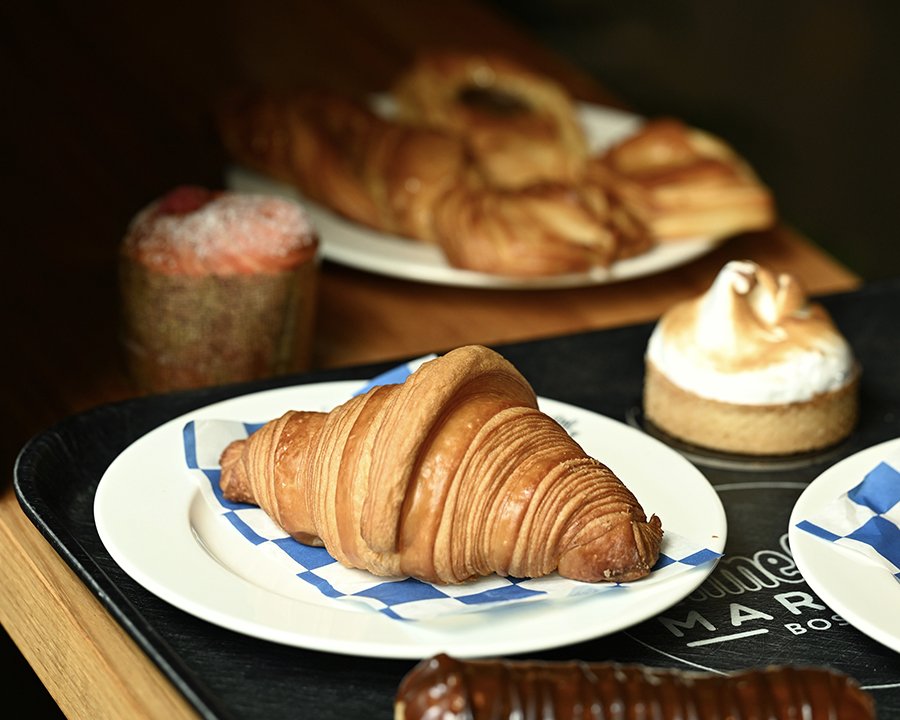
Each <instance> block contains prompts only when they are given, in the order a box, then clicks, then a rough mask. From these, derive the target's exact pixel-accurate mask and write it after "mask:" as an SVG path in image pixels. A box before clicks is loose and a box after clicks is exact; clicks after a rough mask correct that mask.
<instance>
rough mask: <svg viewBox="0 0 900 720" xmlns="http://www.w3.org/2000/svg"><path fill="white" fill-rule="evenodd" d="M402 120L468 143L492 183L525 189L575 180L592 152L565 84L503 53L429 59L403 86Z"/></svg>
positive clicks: (398, 91) (398, 89)
mask: <svg viewBox="0 0 900 720" xmlns="http://www.w3.org/2000/svg"><path fill="white" fill-rule="evenodd" d="M392 95H393V97H394V99H395V100H396V103H397V106H398V113H399V116H400V118H401V119H403V120H406V121H408V122H411V123H414V124H417V125H430V126H434V127H439V128H442V129H444V130H447V131H449V132H451V133H453V134H454V135H457V136H459V137H460V138H462V139H463V140H464V141H465V142H466V144H467V146H468V147H469V149H470V150H471V152H472V154H473V156H474V157H475V160H476V162H477V163H478V165H479V167H480V169H481V171H482V172H483V173H484V175H485V177H486V179H487V180H488V182H489V183H490V184H491V185H493V186H495V187H502V188H521V187H525V186H528V185H532V184H534V183H539V182H543V181H548V180H549V181H563V182H574V181H576V180H578V178H579V177H580V175H581V171H582V168H583V166H584V163H585V161H586V159H587V155H588V148H587V140H586V138H585V135H584V131H583V129H582V127H581V125H580V123H579V121H578V114H577V111H576V108H575V103H574V102H573V100H572V98H571V97H570V96H569V94H568V93H567V92H566V90H565V89H564V88H563V87H562V86H560V85H559V84H558V83H556V82H554V81H553V80H551V79H550V78H548V77H544V76H542V75H539V74H538V73H535V72H533V71H531V70H529V69H527V68H526V67H524V66H522V65H520V64H519V63H517V62H515V61H513V60H510V59H509V58H506V57H501V56H498V55H495V54H490V53H485V54H468V53H459V52H451V51H445V52H429V53H424V54H421V55H420V56H419V57H417V58H416V59H415V61H414V62H413V63H412V65H411V66H410V67H409V68H408V69H407V71H406V72H404V73H403V74H402V75H401V76H400V77H399V78H398V79H397V81H396V82H395V84H394V87H393V90H392Z"/></svg>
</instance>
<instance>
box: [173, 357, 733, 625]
mask: <svg viewBox="0 0 900 720" xmlns="http://www.w3.org/2000/svg"><path fill="white" fill-rule="evenodd" d="M431 357H434V356H426V357H424V358H420V359H418V360H416V361H414V362H411V363H408V364H405V365H401V366H399V367H397V368H394V369H392V370H391V371H389V372H387V373H385V374H383V375H380V376H378V377H377V378H375V379H373V380H372V381H371V382H369V383H367V384H365V385H364V386H362V387H361V388H360V389H359V390H358V391H357V392H358V393H361V392H365V391H366V390H367V389H369V388H370V387H372V386H374V385H379V384H386V383H400V382H403V381H404V380H405V379H406V377H408V376H409V375H410V374H411V373H412V372H413V371H414V370H415V369H416V368H417V367H418V366H419V365H420V364H421V363H422V362H424V361H425V360H428V359H430V358H431ZM261 424H262V423H258V422H256V423H252V422H238V421H231V420H215V419H207V420H196V421H194V420H192V421H189V422H188V423H187V424H186V425H185V427H184V430H183V439H184V457H185V462H186V465H187V468H188V471H189V472H190V473H191V474H193V475H195V476H196V477H197V479H198V481H199V482H200V484H201V488H202V489H203V491H204V493H203V494H204V496H205V497H206V499H207V502H208V505H209V507H210V508H211V510H212V511H213V512H215V513H217V514H219V515H221V517H222V519H223V521H225V522H227V523H228V526H229V527H228V528H225V531H228V532H232V531H233V532H236V533H239V534H240V536H242V537H243V538H244V539H245V540H246V541H247V542H248V543H250V544H251V545H252V546H253V551H254V552H258V553H259V558H260V563H265V564H268V565H269V566H270V567H271V569H272V572H280V573H285V575H286V576H291V577H292V578H295V579H296V582H298V583H305V584H307V585H308V586H310V587H312V588H315V589H316V590H317V591H318V592H319V593H321V594H322V595H323V596H325V597H328V598H333V599H334V600H335V601H340V602H347V601H350V602H355V603H357V604H358V605H359V604H361V605H362V606H365V607H366V608H368V609H371V610H374V611H377V612H381V613H383V614H384V615H386V616H388V617H391V618H395V619H399V620H428V619H433V618H438V617H444V616H448V615H452V614H459V613H465V612H471V611H475V610H485V609H488V608H491V609H493V608H500V607H506V606H509V605H512V604H517V603H524V602H535V601H539V600H552V599H563V598H576V597H583V596H587V595H593V594H596V593H601V592H610V591H612V590H619V591H623V590H624V591H627V590H628V588H629V587H631V586H632V585H633V583H622V584H616V583H599V584H594V583H582V582H577V581H574V580H569V579H567V578H562V577H560V576H559V575H557V574H555V573H554V574H553V575H550V576H547V577H543V578H534V579H528V578H524V579H523V578H512V577H501V576H498V575H491V576H488V577H484V578H479V579H476V580H473V581H470V582H467V583H463V584H461V585H436V584H432V583H428V582H423V581H420V580H417V579H415V578H404V577H397V578H384V577H377V576H375V575H372V574H371V573H369V572H366V571H364V570H354V569H351V568H347V567H344V566H342V565H341V564H340V563H338V562H337V561H336V560H335V559H334V558H333V557H331V555H329V553H328V552H327V551H326V550H325V549H324V548H321V547H310V546H307V545H303V544H302V543H299V542H297V541H296V540H294V539H293V538H291V537H290V536H288V535H287V534H286V533H284V532H283V531H282V530H281V529H280V528H279V527H278V526H277V525H275V523H274V522H273V521H272V520H271V519H270V518H269V517H268V515H266V514H265V512H263V511H262V510H261V509H259V508H258V507H255V506H252V505H246V504H243V503H234V502H230V501H228V500H226V499H225V498H224V497H223V496H222V492H221V490H220V488H219V477H220V470H219V457H220V454H221V452H222V450H223V449H224V448H225V447H226V445H228V443H229V442H231V441H232V440H238V439H242V438H245V437H247V436H248V435H249V434H251V433H252V432H253V431H255V430H256V429H257V428H259V427H260V426H261ZM720 556H721V554H720V553H718V552H714V551H712V550H709V549H706V548H704V547H703V546H702V544H701V543H698V542H695V541H692V540H691V539H690V538H686V537H681V536H679V535H678V534H676V533H674V532H672V531H669V530H667V531H666V533H665V537H664V539H663V546H662V552H661V554H660V559H659V562H658V563H657V564H656V566H655V567H654V568H653V571H652V572H651V574H650V576H649V577H646V578H643V579H642V580H639V581H637V582H639V583H642V584H650V583H655V582H658V581H659V580H662V579H665V578H667V577H671V576H673V575H675V574H678V573H682V572H686V571H688V570H690V569H692V568H694V567H697V566H699V565H703V564H705V563H708V562H713V561H714V560H716V559H718V558H719V557H720ZM285 579H287V577H286V578H285Z"/></svg>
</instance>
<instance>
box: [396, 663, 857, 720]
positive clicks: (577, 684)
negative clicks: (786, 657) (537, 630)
mask: <svg viewBox="0 0 900 720" xmlns="http://www.w3.org/2000/svg"><path fill="white" fill-rule="evenodd" d="M394 717H395V720H427V719H429V718H442V719H443V720H512V719H513V718H541V719H542V720H582V719H584V718H623V719H624V718H654V719H655V720H682V719H683V718H691V719H692V720H740V719H741V718H746V719H747V720H750V719H751V718H766V720H799V719H800V718H803V720H836V719H837V718H840V720H874V718H875V703H874V702H873V700H872V697H871V696H870V695H868V694H867V693H866V692H864V691H863V690H862V689H861V688H860V687H859V685H858V684H857V683H856V682H855V681H854V680H853V679H852V678H850V677H848V676H846V675H843V674H841V673H839V672H837V671H834V670H831V669H827V668H815V667H790V666H783V667H767V668H759V669H751V670H744V671H742V672H737V673H733V674H731V675H714V674H712V673H697V672H684V671H679V670H666V669H662V668H650V667H644V666H640V665H620V664H615V663H585V662H578V661H572V662H553V661H543V662H542V661H527V660H519V661H504V660H457V659H454V658H451V657H449V656H447V655H436V656H435V657H432V658H428V659H426V660H423V661H422V662H420V663H419V664H418V665H416V666H415V667H414V668H413V669H412V670H411V671H410V672H408V673H407V674H406V676H405V677H404V678H403V680H402V681H401V683H400V686H399V687H398V689H397V693H396V698H395V702H394Z"/></svg>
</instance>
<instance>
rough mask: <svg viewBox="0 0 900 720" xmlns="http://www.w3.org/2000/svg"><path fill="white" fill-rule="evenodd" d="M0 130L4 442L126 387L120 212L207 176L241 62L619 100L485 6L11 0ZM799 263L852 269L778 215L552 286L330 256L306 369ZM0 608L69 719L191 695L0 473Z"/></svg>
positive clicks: (505, 332) (565, 323)
mask: <svg viewBox="0 0 900 720" xmlns="http://www.w3.org/2000/svg"><path fill="white" fill-rule="evenodd" d="M0 24H2V25H3V27H4V28H5V32H4V37H5V42H4V44H3V46H2V48H0V57H3V59H4V61H5V63H6V66H7V67H9V68H11V69H12V72H8V73H6V74H4V77H3V89H4V91H5V96H6V97H8V98H10V99H11V100H12V104H11V106H10V107H11V108H12V109H13V110H14V111H11V112H7V113H4V118H3V120H2V122H3V131H4V135H3V137H4V144H5V147H4V149H5V151H6V153H5V154H6V158H7V160H8V162H5V163H4V167H5V171H6V174H7V175H8V177H7V178H6V180H7V181H8V182H7V183H6V184H7V188H6V200H7V204H8V207H9V208H10V210H11V211H10V212H7V213H3V217H2V218H0V223H2V225H0V231H2V233H3V237H4V239H5V240H4V242H5V250H6V256H7V258H8V262H7V266H6V270H7V272H6V273H5V281H4V283H2V284H0V293H2V295H0V301H2V305H3V307H4V310H5V316H4V329H5V331H6V332H5V334H6V336H7V338H8V339H9V342H8V344H7V350H6V352H5V353H4V364H5V370H4V374H5V385H6V388H5V390H6V392H5V393H4V396H5V405H4V410H5V412H4V432H3V433H2V437H3V440H2V442H3V459H4V462H5V463H6V467H7V477H11V475H12V468H13V463H14V459H15V456H16V454H17V452H18V450H19V449H20V448H21V447H22V446H23V445H24V443H25V442H26V441H27V440H28V438H29V437H31V436H32V435H34V434H36V433H38V432H40V431H42V430H44V429H45V428H48V427H50V426H51V425H52V424H53V423H55V422H57V421H58V420H60V419H62V418H65V417H67V416H69V415H71V414H74V413H78V412H81V411H83V410H86V409H89V408H91V407H94V406H97V405H101V404H105V403H109V402H115V401H118V400H123V399H126V398H129V397H133V396H134V395H135V391H134V389H133V388H132V387H131V385H130V383H129V381H128V378H127V376H126V374H125V371H124V364H123V361H122V358H121V355H120V351H119V343H118V333H117V322H118V315H117V313H118V306H117V299H116V277H115V257H116V250H117V247H118V243H119V242H120V240H121V237H122V235H123V233H124V231H125V228H126V226H127V223H128V222H129V220H130V219H131V217H132V216H133V215H134V213H135V212H136V211H137V210H138V209H139V208H140V207H142V206H143V205H144V204H146V203H147V202H149V201H150V200H152V199H154V198H155V197H157V196H159V195H160V194H162V193H163V192H165V191H166V190H168V189H170V188H171V187H173V186H175V185H177V184H183V183H197V184H204V185H208V186H216V185H219V184H221V183H222V182H223V180H222V169H223V158H222V154H221V152H220V149H219V148H218V144H217V141H216V138H215V134H214V132H213V131H212V122H211V112H212V106H213V104H214V103H215V101H216V98H217V97H218V95H219V93H221V92H222V91H223V90H224V89H226V88H227V87H228V86H230V85H231V84H233V83H235V82H238V81H248V80H249V81H253V82H256V83H260V84H267V85H271V86H277V85H286V84H291V83H310V82H314V83H319V84H323V85H328V86H332V87H336V88H340V89H345V90H351V91H356V92H372V91H378V90H383V89H384V88H385V87H387V84H388V83H389V81H390V79H391V78H392V77H393V76H394V74H395V73H396V72H397V71H398V70H399V69H400V68H401V67H402V66H403V64H404V63H406V62H407V61H408V60H409V59H410V58H411V56H412V53H413V52H414V51H415V50H416V49H418V48H421V47H426V46H434V45H455V46H464V47H470V48H491V49H494V50H502V51H505V52H508V53H510V54H512V55H514V56H516V57H518V58H520V59H521V60H524V61H526V62H529V63H530V64H532V65H533V66H534V67H536V68H537V69H540V70H542V71H545V72H547V73H550V74H552V75H553V76H555V77H557V78H558V79H559V80H560V81H561V82H563V83H564V84H565V85H566V86H567V87H568V88H569V89H570V90H571V91H572V92H573V94H574V95H575V96H576V97H578V98H579V99H582V100H586V101H591V102H601V103H602V102H606V103H610V104H615V103H616V101H615V99H614V98H613V97H612V96H611V95H610V93H609V92H607V91H606V90H605V89H604V88H603V86H602V84H600V82H598V79H596V78H590V77H587V76H586V75H585V73H583V72H582V71H580V70H579V69H578V68H575V67H572V66H571V64H569V63H567V62H566V61H565V60H563V59H562V58H560V57H558V56H556V55H554V54H553V53H551V52H549V51H548V50H546V49H545V48H543V47H541V46H540V45H539V44H537V43H535V42H534V41H533V40H532V39H531V38H530V37H528V36H527V35H526V34H524V33H523V32H521V31H520V30H518V29H517V28H516V27H515V26H514V25H513V24H511V23H509V22H508V21H507V20H506V19H504V18H502V17H500V16H498V15H496V14H494V13H493V12H492V11H490V10H488V9H486V8H485V7H483V6H481V5H479V4H478V3H477V2H469V1H467V0H459V1H457V2H454V3H436V2H422V3H407V2H401V1H400V0H389V1H384V2H365V1H364V0H330V1H329V2H328V3H296V2H288V1H287V0H279V1H276V2H271V3H263V4H259V3H249V2H234V1H232V2H225V3H213V2H209V1H204V2H197V3H174V2H165V1H163V2H154V3H146V2H136V3H121V4H115V3H108V4H104V3H93V2H89V3H84V4H81V3H78V4H70V6H68V7H67V6H64V5H52V4H50V5H48V4H43V3H41V4H39V3H15V4H6V5H5V6H4V7H3V9H2V10H0ZM733 258H750V259H754V260H757V261H759V262H761V263H764V264H767V265H769V266H771V267H773V268H774V269H777V270H783V271H789V272H793V273H794V274H796V275H797V276H798V277H799V278H800V280H801V281H802V282H803V283H804V284H805V285H806V286H807V288H808V289H809V290H810V291H811V292H813V293H816V294H819V293H829V292H835V291H842V290H848V289H851V288H853V287H856V286H857V285H858V284H859V282H860V278H858V277H856V276H855V275H854V274H853V273H852V272H850V271H848V270H847V269H846V268H844V267H843V266H842V265H841V264H840V263H838V262H836V261H835V260H834V259H832V258H830V257H829V256H828V255H827V254H825V253H823V252H822V251H821V250H820V249H819V248H818V247H817V246H816V245H815V244H814V243H813V242H811V241H810V240H808V239H805V238H803V237H802V236H800V235H799V234H798V233H796V232H794V231H792V230H791V229H789V228H784V227H779V228H777V229H776V230H773V231H772V232H766V233H756V234H752V235H746V236H742V237H738V238H734V239H731V240H728V241H727V242H725V243H724V244H723V245H722V246H721V247H719V248H718V249H716V250H715V251H713V252H712V253H710V254H709V255H707V256H705V257H703V258H701V259H699V260H697V261H695V262H692V263H690V264H688V265H685V266H683V267H680V268H677V269H673V270H671V271H668V272H665V273H662V274H660V275H657V276H654V277H647V278H641V279H636V280H630V281H626V282H621V283H615V284H611V285H604V286H596V287H590V288H579V289H571V290H552V291H534V292H527V291H499V290H482V289H462V288H453V287H442V286H433V285H425V284H421V283H415V282H410V281H403V280H395V279H391V278H387V277H381V276H377V275H372V274H368V273H364V272H360V271H357V270H352V269H349V268H343V267H340V266H337V265H333V264H331V263H328V262H326V263H324V264H323V266H322V274H321V289H320V294H319V306H318V314H317V319H316V328H317V330H316V340H315V349H314V352H315V362H316V366H317V367H320V368H326V367H338V366H348V365H353V364H357V363H364V362H370V361H377V360H385V359H389V358H397V357H406V356H410V355H416V354H420V353H424V352H428V351H435V350H443V349H447V348H450V347H452V346H456V345H460V344H465V343H470V342H480V343H485V344H495V343H502V342H507V341H513V340H521V339H526V338H537V337H549V336H554V335H561V334H565V333H572V332H580V331H583V330H588V329H597V328H605V327H612V326H616V325H623V324H628V323H634V322H643V321H649V320H652V319H654V318H656V317H658V316H659V314H660V313H661V312H662V311H663V310H664V309H665V308H667V307H669V306H670V305H671V304H672V303H674V302H676V301H677V300H680V299H683V298H685V297H688V296H691V295H694V294H696V293H698V292H700V291H701V290H703V289H705V287H707V286H708V285H709V283H710V282H711V280H712V278H713V277H714V275H715V273H716V272H717V271H718V269H719V268H720V267H721V266H722V264H724V262H726V261H727V260H729V259H733ZM0 493H2V494H0V542H2V543H3V546H4V550H5V555H4V561H3V563H2V564H0V621H2V623H3V626H4V628H5V629H6V630H7V632H8V633H9V635H10V636H11V637H12V639H13V640H14V641H15V643H16V645H17V646H18V647H19V648H20V649H21V651H22V653H23V655H24V656H25V658H27V660H28V662H29V663H30V664H31V666H32V667H33V668H34V670H35V671H36V673H37V674H38V676H39V677H40V678H41V680H42V681H43V682H44V684H45V685H46V686H47V688H48V689H49V691H50V693H51V694H52V695H53V697H54V698H55V700H56V701H57V703H58V704H59V706H60V707H61V708H62V709H63V710H64V712H65V714H66V715H67V716H68V717H70V718H105V717H109V718H113V717H130V718H138V717H147V718H181V717H190V716H192V715H193V714H194V713H193V710H192V708H191V707H190V705H189V704H188V703H187V702H186V700H185V699H184V698H183V697H182V696H181V695H180V694H179V692H178V691H177V690H176V689H175V688H174V687H173V686H171V685H170V684H169V683H168V682H167V681H166V680H165V679H164V677H163V676H162V675H161V674H160V672H159V671H158V669H157V668H156V667H155V666H154V665H153V664H152V663H151V662H150V661H149V660H148V658H147V657H146V656H145V655H144V653H143V652H142V651H141V650H140V649H139V648H138V647H137V646H136V645H135V644H134V643H133V642H132V641H131V640H130V638H129V637H128V635H127V633H125V632H124V631H123V630H122V628H120V627H119V626H118V624H117V623H116V622H115V621H114V620H113V619H112V618H111V617H110V616H109V615H108V614H107V613H106V612H105V611H104V610H103V608H102V607H101V605H100V604H99V602H98V601H97V600H96V599H95V598H94V597H93V596H92V595H91V593H90V591H89V590H88V589H87V588H86V587H85V586H83V585H82V584H81V582H80V581H79V580H78V578H77V577H76V576H75V575H74V574H73V573H72V572H71V570H70V569H69V568H68V567H67V566H66V564H65V563H64V562H63V561H62V560H61V559H60V558H59V557H58V556H57V555H56V553H55V552H54V551H53V549H52V548H51V546H50V545H49V544H48V543H47V542H46V540H45V539H44V538H43V537H42V536H41V535H40V534H39V533H38V532H37V530H36V529H35V528H34V526H33V525H32V524H31V523H30V521H29V520H28V519H27V518H26V517H25V515H24V514H23V513H22V511H21V509H20V507H19V506H18V502H17V500H16V498H15V496H14V493H13V489H12V487H11V485H10V484H8V483H7V484H5V485H4V486H3V488H2V491H0Z"/></svg>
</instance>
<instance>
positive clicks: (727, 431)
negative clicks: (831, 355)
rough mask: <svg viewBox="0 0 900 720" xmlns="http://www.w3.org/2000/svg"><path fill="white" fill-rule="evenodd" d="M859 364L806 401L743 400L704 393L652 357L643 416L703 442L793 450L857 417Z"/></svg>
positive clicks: (836, 435)
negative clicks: (677, 380)
mask: <svg viewBox="0 0 900 720" xmlns="http://www.w3.org/2000/svg"><path fill="white" fill-rule="evenodd" d="M859 377H860V372H859V368H858V367H857V368H855V369H854V372H853V374H852V375H851V377H850V379H849V380H848V381H847V383H846V384H845V385H843V386H842V387H840V388H837V389H836V390H832V391H829V392H826V393H822V394H819V395H816V396H815V397H813V398H811V399H810V400H808V401H805V402H794V403H785V404H774V405H744V404H736V403H728V402H721V401H718V400H711V399H708V398H704V397H701V396H699V395H697V394H695V393H692V392H689V391H687V390H684V389H683V388H681V387H679V386H677V385H675V384H674V383H673V382H672V381H671V380H669V379H668V377H666V376H665V375H664V374H663V373H662V372H661V371H660V370H659V368H657V367H656V366H655V365H654V364H653V363H652V362H651V361H649V360H647V361H646V367H645V376H644V398H643V402H644V417H645V418H646V419H647V420H649V421H650V422H652V423H653V424H654V425H655V426H656V427H658V428H659V429H660V430H662V431H664V432H666V433H668V434H669V435H671V436H672V437H675V438H677V439H679V440H683V441H685V442H688V443H691V444H693V445H698V446H700V447H705V448H711V449H714V450H721V451H725V452H733V453H741V454H746V455H789V454H794V453H800V452H809V451H812V450H820V449H822V448H826V447H828V446H830V445H834V444H835V443H837V442H839V441H840V440H843V439H844V438H845V437H847V436H848V435H849V434H850V433H851V432H852V431H853V428H854V427H855V425H856V422H857V420H858V418H859Z"/></svg>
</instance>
